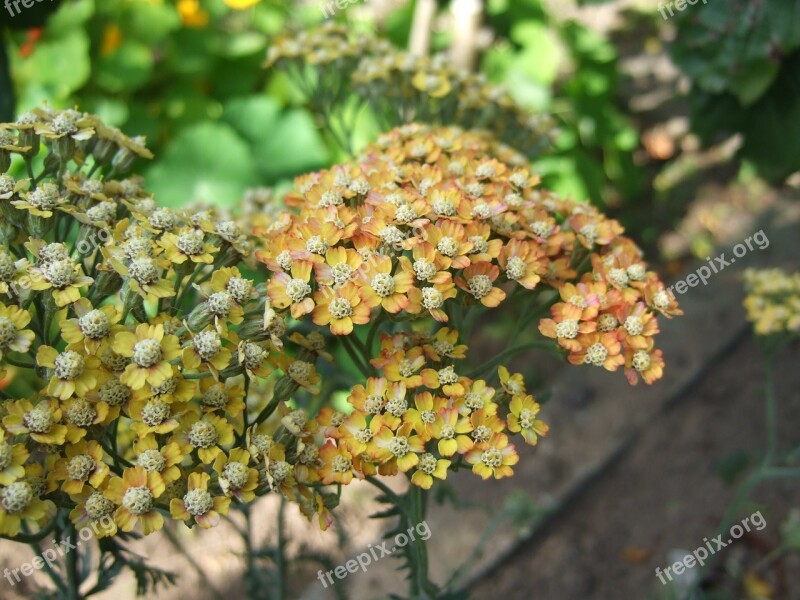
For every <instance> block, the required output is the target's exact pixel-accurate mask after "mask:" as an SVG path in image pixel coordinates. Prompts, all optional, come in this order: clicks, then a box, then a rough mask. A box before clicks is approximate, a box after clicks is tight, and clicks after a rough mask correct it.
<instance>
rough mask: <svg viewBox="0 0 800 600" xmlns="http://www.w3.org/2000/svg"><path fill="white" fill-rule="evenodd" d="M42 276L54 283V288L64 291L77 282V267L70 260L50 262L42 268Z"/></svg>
mask: <svg viewBox="0 0 800 600" xmlns="http://www.w3.org/2000/svg"><path fill="white" fill-rule="evenodd" d="M42 276H43V277H44V278H45V279H46V280H47V281H48V282H49V283H52V284H53V287H55V288H57V289H62V288H65V287H67V286H69V285H72V282H73V281H75V265H74V264H73V262H72V261H71V260H70V259H68V258H67V259H63V260H56V261H53V262H48V263H45V265H44V266H43V267H42Z"/></svg>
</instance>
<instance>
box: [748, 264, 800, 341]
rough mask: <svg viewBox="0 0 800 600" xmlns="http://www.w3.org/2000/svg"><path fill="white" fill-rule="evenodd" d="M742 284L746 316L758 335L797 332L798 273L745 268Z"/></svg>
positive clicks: (799, 331) (799, 308)
mask: <svg viewBox="0 0 800 600" xmlns="http://www.w3.org/2000/svg"><path fill="white" fill-rule="evenodd" d="M745 285H746V288H747V297H746V298H745V301H744V306H745V308H746V309H747V318H748V320H749V321H750V322H751V323H752V324H753V327H754V328H755V332H756V333H757V334H758V335H761V336H768V335H775V334H788V335H789V336H795V337H796V336H797V335H798V334H800V273H793V274H788V273H786V272H784V271H782V270H780V269H764V270H756V269H748V270H747V271H746V272H745Z"/></svg>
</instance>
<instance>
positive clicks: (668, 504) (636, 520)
mask: <svg viewBox="0 0 800 600" xmlns="http://www.w3.org/2000/svg"><path fill="white" fill-rule="evenodd" d="M758 357H759V351H758V348H757V347H756V345H755V342H754V341H753V340H752V339H747V340H746V341H744V342H743V343H741V344H740V346H739V347H738V348H737V349H736V350H735V351H734V352H732V353H731V354H730V356H729V357H728V358H727V359H725V360H724V361H722V362H721V363H720V364H718V365H717V366H715V367H714V368H712V369H710V370H709V372H708V374H707V375H706V377H705V378H704V379H703V380H702V382H700V384H699V385H697V386H696V387H695V389H694V390H693V391H692V392H691V393H690V394H687V395H686V396H685V397H684V398H683V399H681V400H680V401H678V402H677V403H675V404H673V405H672V406H671V407H670V408H669V409H668V410H667V411H666V412H665V414H663V415H662V417H661V418H658V419H655V420H654V421H653V422H651V423H650V424H649V426H648V427H647V429H646V431H645V432H644V435H642V436H641V437H640V438H639V441H638V443H636V445H635V446H634V447H633V448H632V449H630V450H629V451H628V452H627V453H626V454H625V455H624V456H623V457H622V458H621V459H620V460H619V461H618V462H617V464H615V465H614V467H613V468H611V469H610V470H609V471H608V472H607V473H606V474H605V476H604V477H602V478H601V479H600V480H598V481H597V482H596V483H595V484H594V485H593V486H592V487H591V488H590V489H587V490H585V491H584V493H583V494H582V495H581V496H580V497H579V498H578V499H577V500H576V501H575V502H574V503H573V504H572V506H571V507H570V508H569V509H568V510H567V511H565V512H564V514H562V515H561V516H560V517H558V519H557V520H556V521H555V522H553V523H552V524H551V526H550V527H549V528H548V529H547V530H546V531H545V532H543V534H542V535H540V536H537V538H536V539H535V540H533V541H532V542H531V543H530V544H528V545H526V546H523V547H522V548H520V549H519V551H518V552H517V553H516V554H515V555H514V556H513V558H512V559H511V560H510V561H508V562H506V563H505V564H503V565H502V566H501V567H500V568H498V569H496V570H495V571H493V572H491V573H489V574H488V575H487V576H486V577H485V578H484V579H483V580H482V581H481V582H479V583H478V584H477V585H476V586H475V587H473V589H472V593H473V597H474V598H475V599H476V600H484V599H486V600H488V599H494V598H498V597H502V598H504V600H518V599H519V600H523V599H524V600H527V599H528V598H531V597H535V598H536V599H537V600H550V599H552V600H572V599H581V600H639V599H644V598H660V597H666V596H659V595H658V594H659V593H661V594H663V593H664V590H663V589H659V588H663V586H662V585H661V584H660V583H659V581H658V579H657V578H656V576H655V569H656V567H661V568H662V569H663V568H664V567H666V566H668V565H669V564H671V563H672V562H674V561H675V560H676V558H675V556H673V554H675V553H674V552H672V551H673V550H675V549H683V552H680V555H681V556H682V555H683V554H685V552H686V551H691V550H693V549H695V548H697V547H699V546H701V545H703V538H705V537H708V538H712V537H713V535H712V534H713V532H714V531H715V530H716V528H717V526H718V525H719V523H720V520H721V519H722V515H723V513H724V511H725V508H726V506H727V503H728V502H729V501H730V499H731V497H732V495H733V492H734V488H735V484H734V486H728V485H726V484H725V483H724V482H723V480H722V477H721V476H720V468H719V466H720V465H721V464H724V463H725V462H726V460H729V459H730V458H731V457H733V456H736V455H742V454H741V452H742V451H744V452H746V453H747V455H748V456H749V457H750V458H751V459H752V460H753V461H756V460H758V456H759V453H760V452H761V449H763V448H764V446H765V416H764V407H765V400H764V387H763V385H764V384H763V370H764V369H763V365H762V363H761V362H760V361H759V360H758ZM799 359H800V347H798V346H797V345H795V347H793V348H791V349H789V350H787V351H785V352H783V353H781V355H780V356H779V357H778V358H777V360H776V361H775V373H776V389H777V397H778V399H779V407H780V408H779V411H780V412H779V434H780V436H779V437H780V440H781V445H782V447H783V448H788V447H793V446H796V445H797V443H798V441H800V435H799V434H798V431H800V370H798V369H797V364H798V360H799ZM742 456H743V455H742ZM752 500H753V502H751V503H749V504H747V505H745V509H746V510H744V511H743V512H742V514H740V515H738V518H743V517H746V516H747V515H750V514H752V513H753V512H754V511H755V510H760V511H761V513H762V515H763V516H764V518H765V520H766V523H767V525H766V526H765V527H764V528H763V530H762V531H758V532H755V531H754V532H753V533H752V534H748V535H746V536H745V537H743V538H742V539H741V540H739V541H737V542H734V544H732V545H731V546H730V547H728V548H725V549H724V550H721V551H720V552H719V554H718V555H717V557H718V558H719V561H718V563H721V564H724V563H726V562H728V563H731V562H738V561H740V560H742V561H744V562H745V564H747V565H748V566H750V567H752V566H753V564H755V563H757V562H758V560H759V558H761V557H763V555H764V553H765V552H768V551H769V549H771V548H773V547H774V544H775V542H776V541H777V539H778V534H779V527H780V524H781V523H782V522H783V521H784V520H785V519H786V517H787V515H788V513H789V511H790V510H791V509H792V508H794V509H797V508H798V505H799V504H800V481H797V480H794V481H785V480H784V481H775V482H769V483H766V484H764V485H763V486H762V487H760V488H759V489H757V490H756V491H755V493H754V494H753V495H752ZM759 575H760V576H761V577H763V578H765V579H766V580H767V581H768V582H769V583H770V584H771V585H772V586H773V590H774V595H772V596H771V598H772V599H773V600H781V599H783V600H796V599H797V598H800V557H798V556H797V555H795V556H794V557H793V558H791V559H789V560H786V561H784V562H778V563H777V565H776V568H774V569H772V570H767V571H763V572H760V573H759ZM736 597H745V596H744V595H743V594H742V595H741V596H736Z"/></svg>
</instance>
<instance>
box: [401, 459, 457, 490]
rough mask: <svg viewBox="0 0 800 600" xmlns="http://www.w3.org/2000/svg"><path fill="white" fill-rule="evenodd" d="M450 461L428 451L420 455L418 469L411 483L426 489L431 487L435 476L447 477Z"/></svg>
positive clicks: (439, 477) (437, 477) (438, 477)
mask: <svg viewBox="0 0 800 600" xmlns="http://www.w3.org/2000/svg"><path fill="white" fill-rule="evenodd" d="M449 467H450V461H449V460H445V459H444V458H439V459H437V458H436V457H435V456H434V455H433V454H431V453H430V452H426V453H424V454H422V455H421V456H420V457H419V464H418V465H417V470H416V471H414V474H413V475H412V476H411V483H413V484H414V485H418V486H419V487H421V488H422V489H424V490H429V489H431V486H432V485H433V478H434V477H436V479H442V480H444V479H445V478H446V477H447V469H448V468H449Z"/></svg>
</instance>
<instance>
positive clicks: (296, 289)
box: [286, 279, 311, 303]
mask: <svg viewBox="0 0 800 600" xmlns="http://www.w3.org/2000/svg"><path fill="white" fill-rule="evenodd" d="M310 293H311V286H310V285H308V283H307V282H305V281H303V280H302V279H292V280H291V281H290V282H289V283H287V284H286V295H287V296H289V298H291V299H292V302H294V303H297V302H302V301H303V298H305V297H306V296H308V295H309V294H310Z"/></svg>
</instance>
